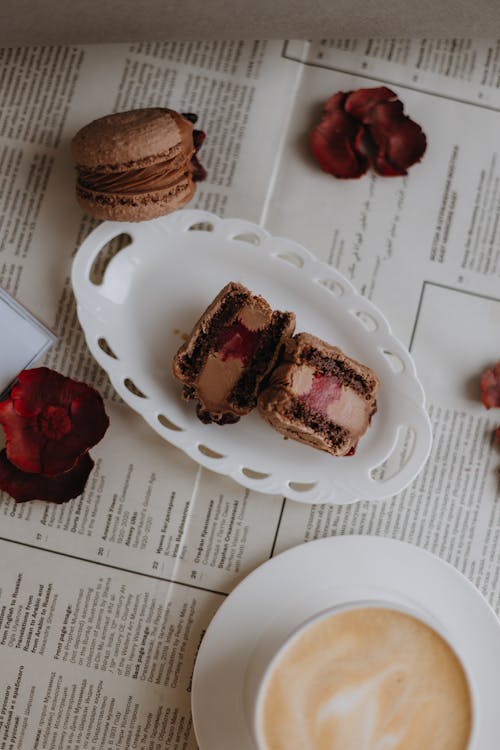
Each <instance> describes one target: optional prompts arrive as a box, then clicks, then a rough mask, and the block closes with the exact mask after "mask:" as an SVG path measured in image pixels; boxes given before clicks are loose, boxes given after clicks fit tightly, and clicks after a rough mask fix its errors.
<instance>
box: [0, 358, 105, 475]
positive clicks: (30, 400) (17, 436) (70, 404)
mask: <svg viewBox="0 0 500 750" xmlns="http://www.w3.org/2000/svg"><path fill="white" fill-rule="evenodd" d="M56 418H57V419H56ZM0 424H1V425H2V426H3V428H4V430H5V437H6V450H7V458H8V460H9V461H10V462H11V463H12V464H14V465H15V466H17V468H19V469H21V470H22V471H26V472H32V473H35V474H38V473H41V474H46V475H53V474H60V473H61V472H64V471H68V470H69V469H70V468H71V467H72V466H73V465H74V464H75V462H76V461H77V459H78V458H79V457H80V456H81V455H82V454H83V453H85V452H86V451H88V449H89V448H91V447H92V446H93V445H95V444H96V443H98V442H99V441H100V440H101V439H102V437H103V436H104V433H105V432H106V430H107V428H108V425H109V420H108V417H107V415H106V412H105V410H104V403H103V400H102V398H101V396H100V395H99V393H98V392H97V391H96V390H94V388H91V387H90V386H88V385H86V384H85V383H80V382H78V381H75V380H72V379H71V378H67V377H65V376H64V375H60V374H59V373H57V372H54V371H53V370H50V369H48V368H47V367H39V368H34V369H33V370H23V372H21V373H20V375H19V376H18V383H17V384H16V385H15V386H14V388H13V389H12V391H11V394H10V398H8V399H7V400H6V401H3V402H1V403H0ZM58 428H60V432H59V434H58Z"/></svg>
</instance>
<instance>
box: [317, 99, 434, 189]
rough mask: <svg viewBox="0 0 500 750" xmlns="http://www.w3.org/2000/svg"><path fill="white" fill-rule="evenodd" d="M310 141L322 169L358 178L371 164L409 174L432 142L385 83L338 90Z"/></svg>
mask: <svg viewBox="0 0 500 750" xmlns="http://www.w3.org/2000/svg"><path fill="white" fill-rule="evenodd" d="M309 141H310V145H311V150H312V152H313V154H314V156H315V157H316V159H317V161H318V162H319V164H320V166H321V167H322V169H324V170H325V171H327V172H330V173H331V174H333V175H335V176H337V177H339V176H340V177H359V176H360V175H361V174H364V172H365V171H366V169H367V168H368V165H369V164H370V163H371V165H372V166H373V168H374V169H375V170H376V171H377V172H378V173H379V174H381V175H383V176H385V177H393V176H401V175H405V174H407V173H408V171H407V170H408V168H409V167H410V166H412V164H415V163H416V162H418V161H420V159H421V158H422V156H423V155H424V153H425V149H426V147H427V139H426V137H425V134H424V133H423V131H422V128H421V127H420V126H419V125H417V123H416V122H414V121H413V120H411V119H410V118H409V117H408V116H407V115H405V114H404V108H403V104H402V102H401V101H400V100H399V99H398V98H397V95H396V94H395V93H394V92H393V91H391V89H388V88H387V87H386V86H379V87H376V88H371V89H358V90H357V91H350V92H348V93H343V92H339V93H338V94H334V95H333V96H332V97H330V99H329V100H328V101H327V102H326V104H325V107H324V110H323V119H322V120H321V122H320V123H319V125H317V126H316V127H315V128H314V130H313V131H312V132H311V135H310V137H309Z"/></svg>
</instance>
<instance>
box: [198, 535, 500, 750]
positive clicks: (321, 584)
mask: <svg viewBox="0 0 500 750" xmlns="http://www.w3.org/2000/svg"><path fill="white" fill-rule="evenodd" d="M371 599H372V600H381V599H382V600H385V601H387V602H394V603H400V604H406V605H407V606H410V607H411V608H412V609H413V610H414V611H420V612H422V613H427V614H428V615H431V617H433V618H434V620H435V621H437V622H438V623H440V624H441V625H442V628H443V631H445V632H446V633H447V634H448V635H449V638H450V640H451V641H452V642H453V644H454V645H455V647H456V649H457V651H458V652H459V653H460V654H461V656H462V659H463V661H464V664H465V666H466V668H467V670H468V673H469V675H470V677H471V678H472V679H471V682H472V683H473V685H475V688H476V690H475V699H476V727H475V731H474V736H473V740H472V743H473V744H472V745H471V747H470V748H469V750H497V749H498V746H499V742H500V711H499V699H498V693H499V688H500V623H499V621H498V619H497V617H496V615H495V613H494V611H493V610H492V609H491V607H490V606H489V604H488V603H487V602H486V600H485V599H484V598H483V597H482V595H481V594H480V593H479V591H478V590H477V589H476V588H475V587H474V586H473V584H472V583H471V582H470V581H469V580H468V579H466V578H465V577H464V576H463V575H462V574H461V573H459V572H458V571H457V570H456V569H455V568H454V567H452V566H451V565H449V564H448V563H447V562H445V561H444V560H441V559H440V558H438V557H435V556H434V555H432V554H430V553H429V552H427V551H425V550H423V549H421V548H419V547H415V546H413V545H410V544H406V543H404V542H399V541H396V540H392V539H384V538H382V537H370V536H345V537H330V538H327V539H319V540H317V541H314V542H308V543H307V544H303V545H300V546H298V547H294V548H292V549H290V550H288V551H286V552H284V553H282V554H280V555H278V556H277V557H275V558H273V559H271V560H269V561H268V562H266V563H264V564H263V565H261V566H260V567H259V568H257V569H256V570H255V571H254V572H253V573H251V574H250V575H249V576H248V577H247V578H245V579H244V580H243V581H242V582H241V583H240V584H239V585H238V586H237V587H236V589H235V590H234V591H233V592H232V593H231V594H230V595H229V597H228V598H227V599H226V601H225V602H224V604H223V605H222V606H221V607H220V609H219V610H218V611H217V613H216V615H215V617H214V618H213V620H212V622H211V623H210V626H209V628H208V630H207V632H206V634H205V637H204V639H203V641H202V644H201V647H200V651H199V653H198V657H197V660H196V665H195V670H194V675H193V691H192V712H193V722H194V729H195V733H196V738H197V741H198V745H199V748H200V750H255V744H254V741H253V739H252V736H251V732H250V716H249V714H250V710H249V708H248V706H249V702H250V695H251V694H252V693H253V690H254V689H255V686H256V685H257V682H258V680H259V677H260V675H261V674H262V672H263V670H264V668H265V665H266V664H267V662H268V660H269V658H270V657H271V655H272V653H273V652H274V650H275V648H276V647H277V646H278V645H279V644H280V643H281V642H282V641H283V640H284V638H285V637H286V636H287V635H288V634H289V633H290V632H291V631H292V630H294V629H295V628H296V627H297V626H298V625H299V624H300V623H301V622H303V621H304V620H306V619H307V618H308V617H310V616H312V615H313V614H314V613H316V612H320V611H321V610H323V609H326V608H327V607H330V606H332V605H336V604H340V603H343V602H349V601H354V600H371Z"/></svg>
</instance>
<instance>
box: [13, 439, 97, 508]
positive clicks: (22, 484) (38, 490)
mask: <svg viewBox="0 0 500 750" xmlns="http://www.w3.org/2000/svg"><path fill="white" fill-rule="evenodd" d="M93 468H94V461H93V460H92V459H91V457H90V456H89V454H88V453H85V454H84V455H83V456H81V457H80V458H79V459H78V461H77V462H76V464H75V465H74V466H73V468H72V469H70V471H66V472H63V473H62V474H57V475H55V476H51V477H47V476H43V475H42V474H28V473H26V472H24V471H20V469H18V468H17V467H15V466H13V464H11V463H10V462H9V460H8V459H7V454H6V451H5V450H3V451H1V452H0V490H3V491H4V492H7V493H8V494H9V495H10V496H11V497H13V498H14V500H15V501H16V502H18V503H23V502H26V501H27V500H47V501H49V502H52V503H66V502H67V501H68V500H71V498H73V497H78V495H81V494H82V492H83V490H84V488H85V485H86V483H87V479H88V478H89V474H90V472H91V471H92V469H93Z"/></svg>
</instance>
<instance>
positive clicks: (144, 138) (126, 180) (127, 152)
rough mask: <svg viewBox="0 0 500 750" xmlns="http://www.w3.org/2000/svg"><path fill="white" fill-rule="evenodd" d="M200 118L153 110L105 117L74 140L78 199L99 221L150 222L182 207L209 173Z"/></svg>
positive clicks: (84, 208)
mask: <svg viewBox="0 0 500 750" xmlns="http://www.w3.org/2000/svg"><path fill="white" fill-rule="evenodd" d="M195 121H196V116H194V115H186V116H184V115H181V114H180V113H179V112H176V111H174V110H172V109H165V108H147V109H133V110H129V111H127V112H117V113H116V114H112V115H107V116H105V117H101V118H99V119H98V120H94V121H93V122H91V123H89V124H88V125H86V126H85V127H83V128H82V129H81V130H79V131H78V133H77V134H76V135H75V136H74V138H73V140H72V142H71V151H72V155H73V159H74V161H75V164H76V169H77V183H76V196H77V200H78V203H79V204H80V206H81V207H82V208H83V210H84V211H85V212H86V213H88V214H90V215H91V216H93V217H95V218H97V219H109V220H112V221H144V220H146V219H153V218H155V217H157V216H162V215H164V214H168V213H171V212H172V211H175V210H176V209H178V208H182V207H183V206H184V205H185V204H186V203H188V202H189V201H190V200H191V198H192V197H193V195H194V192H195V188H196V182H198V181H200V180H202V179H204V178H205V176H206V173H205V170H204V169H203V167H202V166H201V164H200V163H199V161H198V159H197V156H196V152H197V150H198V148H199V147H200V146H201V144H202V142H203V140H204V137H205V135H204V133H203V132H202V131H199V130H194V127H193V126H194V122H195Z"/></svg>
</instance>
